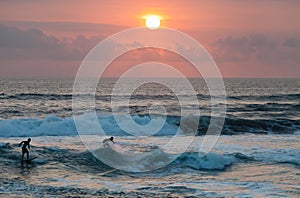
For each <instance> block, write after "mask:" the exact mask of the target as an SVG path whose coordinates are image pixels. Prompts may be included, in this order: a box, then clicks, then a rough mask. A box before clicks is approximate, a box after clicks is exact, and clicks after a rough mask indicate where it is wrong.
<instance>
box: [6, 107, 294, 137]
mask: <svg viewBox="0 0 300 198" xmlns="http://www.w3.org/2000/svg"><path fill="white" fill-rule="evenodd" d="M91 116H92V114H89V113H85V114H82V115H81V116H80V117H81V119H82V120H86V122H87V123H88V122H89V120H90V118H91ZM124 116H125V115H124ZM152 118H154V119H157V120H162V119H164V117H163V116H161V115H153V116H152ZM132 119H133V120H134V121H135V122H137V123H138V124H142V125H145V124H147V123H148V122H149V121H150V119H151V118H150V117H149V115H133V116H132ZM98 120H99V122H100V123H101V126H102V128H103V129H104V131H105V132H107V135H115V136H126V135H129V134H127V133H126V132H125V131H123V130H122V129H121V128H120V127H119V126H118V125H117V123H116V121H115V120H114V117H113V116H112V115H106V116H98ZM124 120H125V117H124ZM183 120H184V122H185V123H188V124H184V125H180V121H181V117H180V116H167V117H166V123H165V124H164V126H163V127H162V129H161V130H160V131H159V132H158V133H157V134H155V135H157V136H164V135H174V134H175V133H176V132H177V130H178V127H180V130H181V132H182V133H183V134H185V133H190V132H191V129H190V128H189V127H190V125H189V123H196V124H197V123H199V125H198V129H197V131H196V132H195V133H196V134H197V135H204V134H205V133H206V131H207V127H208V125H209V122H210V117H209V116H201V118H200V120H198V119H197V118H196V117H193V116H189V117H184V118H183ZM125 124H126V123H125ZM149 130H151V129H149ZM299 130H300V120H292V119H274V120H269V119H266V120H263V119H258V120H250V119H240V118H234V117H233V118H228V117H227V118H226V119H225V125H224V127H223V130H222V134H224V135H234V134H241V133H260V134H293V133H295V134H298V132H299ZM192 132H194V131H192ZM92 134H97V133H92ZM46 135H48V136H62V135H77V131H76V127H75V124H74V120H73V117H67V118H62V117H58V116H55V115H52V116H48V117H46V118H43V119H42V118H24V119H6V120H0V136H1V137H18V136H21V137H24V136H46Z"/></svg>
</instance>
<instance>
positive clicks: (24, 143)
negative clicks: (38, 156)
mask: <svg viewBox="0 0 300 198" xmlns="http://www.w3.org/2000/svg"><path fill="white" fill-rule="evenodd" d="M30 142H31V139H30V138H28V139H27V140H25V141H22V142H21V143H20V144H19V147H20V146H21V145H22V144H23V146H22V160H23V158H24V155H25V153H26V154H27V160H29V149H30ZM27 147H28V149H27Z"/></svg>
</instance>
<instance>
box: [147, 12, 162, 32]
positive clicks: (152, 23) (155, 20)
mask: <svg viewBox="0 0 300 198" xmlns="http://www.w3.org/2000/svg"><path fill="white" fill-rule="evenodd" d="M159 26H160V18H159V17H158V16H155V15H150V16H147V17H146V27H147V28H149V29H157V28H159Z"/></svg>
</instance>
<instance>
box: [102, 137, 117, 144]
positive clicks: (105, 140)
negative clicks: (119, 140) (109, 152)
mask: <svg viewBox="0 0 300 198" xmlns="http://www.w3.org/2000/svg"><path fill="white" fill-rule="evenodd" d="M108 142H112V143H115V142H114V137H110V138H106V139H104V140H103V141H102V143H103V144H104V143H108Z"/></svg>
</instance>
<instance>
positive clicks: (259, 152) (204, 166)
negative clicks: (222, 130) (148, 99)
mask: <svg viewBox="0 0 300 198" xmlns="http://www.w3.org/2000/svg"><path fill="white" fill-rule="evenodd" d="M201 138H202V137H196V139H195V140H194V142H193V144H192V145H191V146H190V147H189V149H188V150H187V151H186V152H185V153H183V154H182V155H181V156H180V157H179V158H177V159H176V160H175V161H173V162H171V163H170V164H169V165H167V166H165V167H163V168H161V169H158V170H154V171H150V172H145V173H128V172H124V171H122V170H115V169H113V168H111V167H108V166H106V165H105V164H103V163H101V162H100V161H98V160H97V159H96V158H94V157H93V156H92V154H90V153H89V152H87V151H86V149H85V147H84V146H83V145H82V143H81V140H80V139H79V138H78V137H72V136H66V137H61V136H59V137H49V136H44V137H36V138H33V141H32V149H31V155H32V156H37V157H38V158H37V159H36V160H33V161H32V163H31V164H28V165H27V164H24V165H23V166H22V165H21V162H20V150H19V148H18V147H17V144H18V142H19V141H21V140H23V139H22V138H10V139H3V138H2V139H0V151H1V156H0V165H1V167H2V168H1V169H0V196H1V195H2V196H4V197H18V196H19V197H26V196H27V197H31V196H33V197H51V196H61V197H66V196H82V197H93V196H95V197H97V196H116V197H120V196H121V197H122V196H124V197H125V196H127V197H136V196H138V195H139V196H142V197H143V196H146V197H167V196H173V197H184V196H192V197H201V196H204V197H299V196H300V188H299V175H300V170H299V166H300V161H299V159H300V150H299V145H300V142H299V138H296V136H295V135H272V136H270V135H267V136H266V135H239V136H221V138H220V139H219V141H218V144H217V145H216V147H215V148H214V150H213V151H212V152H211V153H209V154H208V155H207V156H205V157H199V156H198V153H197V152H198V148H199V144H200V143H201V141H202V140H201ZM91 139H95V137H93V136H91ZM167 141H168V138H167V137H165V138H164V137H151V138H150V137H139V138H133V137H118V138H116V145H115V147H117V148H118V149H120V148H122V149H124V150H132V151H137V150H139V151H148V150H149V149H151V148H152V146H153V145H154V144H156V145H164V144H166V142H167ZM113 149H116V148H113Z"/></svg>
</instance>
